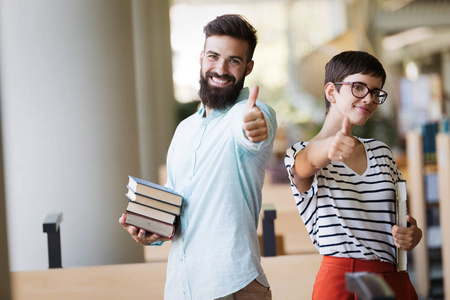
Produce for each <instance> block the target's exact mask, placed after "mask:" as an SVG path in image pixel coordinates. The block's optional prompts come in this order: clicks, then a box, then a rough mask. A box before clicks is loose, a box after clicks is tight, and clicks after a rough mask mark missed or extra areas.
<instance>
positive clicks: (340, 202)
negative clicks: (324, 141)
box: [285, 138, 402, 264]
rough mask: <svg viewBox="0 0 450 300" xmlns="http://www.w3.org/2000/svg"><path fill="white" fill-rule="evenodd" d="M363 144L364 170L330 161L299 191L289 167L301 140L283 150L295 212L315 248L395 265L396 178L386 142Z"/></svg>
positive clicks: (335, 254)
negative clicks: (296, 210) (308, 185)
mask: <svg viewBox="0 0 450 300" xmlns="http://www.w3.org/2000/svg"><path fill="white" fill-rule="evenodd" d="M358 140H359V141H360V142H361V143H363V145H364V148H365V151H366V157H367V169H366V171H365V172H364V174H362V175H359V174H357V173H355V172H354V171H353V170H352V169H350V168H349V167H348V166H347V165H346V164H345V163H343V162H338V161H332V162H331V163H330V164H329V165H328V166H326V167H324V168H322V169H320V170H319V171H318V172H317V173H316V174H315V176H314V181H313V183H312V184H311V187H310V189H309V190H308V191H306V192H305V193H300V192H299V191H298V190H297V187H296V186H295V182H294V178H293V176H292V172H291V167H292V166H293V165H294V159H295V156H296V155H297V153H299V151H301V150H303V149H304V148H305V147H306V145H307V144H308V143H307V142H299V143H296V144H294V145H293V146H292V147H291V148H289V149H288V150H287V152H286V157H285V165H286V169H287V171H288V175H289V178H290V180H291V187H292V191H293V193H294V199H295V201H296V204H297V208H298V211H299V212H300V216H301V218H302V220H303V222H304V223H305V225H306V228H307V231H308V233H309V235H310V237H311V240H312V241H313V243H314V245H315V246H316V248H317V249H318V250H319V253H320V254H322V255H329V256H335V257H349V258H356V259H365V260H381V261H387V262H391V263H393V264H395V261H396V250H395V249H396V247H395V245H394V241H393V237H392V233H391V228H392V226H393V225H394V224H395V207H396V205H395V201H396V200H395V199H396V198H395V182H396V181H397V180H400V179H402V176H401V174H400V172H399V170H398V168H397V165H396V163H395V161H394V159H393V157H392V152H391V150H390V149H389V147H388V146H387V145H386V144H384V143H383V142H380V141H376V140H374V139H361V138H358Z"/></svg>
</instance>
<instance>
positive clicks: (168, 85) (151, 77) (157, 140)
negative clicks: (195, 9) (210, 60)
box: [132, 0, 175, 182]
mask: <svg viewBox="0 0 450 300" xmlns="http://www.w3.org/2000/svg"><path fill="white" fill-rule="evenodd" d="M132 4H133V34H134V35H133V37H134V43H135V51H134V53H135V66H136V96H137V103H138V104H137V108H138V120H139V123H138V127H139V129H138V132H139V153H140V161H141V165H140V166H141V176H142V177H143V178H145V179H147V180H151V181H155V182H158V181H159V178H158V168H159V166H160V165H161V164H165V160H166V153H167V149H168V147H169V144H170V140H171V138H172V135H173V131H174V117H173V116H174V113H175V100H174V99H175V98H174V94H173V79H172V51H171V46H170V19H169V13H168V12H169V8H170V3H169V1H167V0H153V1H147V0H133V1H132ZM164 182H165V181H164Z"/></svg>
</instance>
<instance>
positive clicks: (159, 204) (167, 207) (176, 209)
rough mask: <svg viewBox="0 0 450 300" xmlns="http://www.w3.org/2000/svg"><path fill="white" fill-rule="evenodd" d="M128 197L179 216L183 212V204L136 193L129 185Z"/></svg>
mask: <svg viewBox="0 0 450 300" xmlns="http://www.w3.org/2000/svg"><path fill="white" fill-rule="evenodd" d="M125 195H126V196H127V197H128V199H130V200H131V201H134V202H137V203H140V204H143V205H147V206H150V207H153V208H156V209H159V210H163V211H165V212H168V213H171V214H174V215H177V216H179V215H180V213H181V206H176V205H173V204H170V203H166V202H163V201H160V200H159V199H153V198H150V197H147V196H143V195H141V194H138V193H135V192H134V190H132V189H131V187H128V192H127V193H126V194H125Z"/></svg>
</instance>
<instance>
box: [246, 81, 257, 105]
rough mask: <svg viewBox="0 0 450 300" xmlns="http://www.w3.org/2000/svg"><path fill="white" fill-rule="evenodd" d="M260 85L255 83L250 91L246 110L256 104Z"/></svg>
mask: <svg viewBox="0 0 450 300" xmlns="http://www.w3.org/2000/svg"><path fill="white" fill-rule="evenodd" d="M258 92H259V86H257V85H255V86H254V87H253V88H252V90H251V91H250V95H249V97H248V101H247V106H246V107H245V110H250V108H252V107H253V106H255V105H256V98H258Z"/></svg>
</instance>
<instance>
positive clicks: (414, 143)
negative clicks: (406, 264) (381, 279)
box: [406, 131, 450, 299]
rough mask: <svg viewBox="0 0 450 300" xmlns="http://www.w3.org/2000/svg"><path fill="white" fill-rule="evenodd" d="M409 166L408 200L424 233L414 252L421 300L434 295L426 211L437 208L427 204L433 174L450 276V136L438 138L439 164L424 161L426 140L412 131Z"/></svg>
mask: <svg viewBox="0 0 450 300" xmlns="http://www.w3.org/2000/svg"><path fill="white" fill-rule="evenodd" d="M406 146H407V163H408V174H409V176H408V182H407V185H408V199H409V210H410V212H411V215H412V216H413V217H414V218H415V219H416V220H417V223H418V226H419V227H420V228H421V229H422V232H423V237H422V241H421V242H420V243H419V244H418V245H417V246H416V248H415V249H414V250H413V251H412V255H413V269H414V274H415V280H414V283H415V288H416V290H417V293H418V294H419V295H420V296H421V297H424V298H426V297H428V296H429V295H430V293H431V280H432V278H431V276H430V274H432V268H431V267H430V248H429V242H430V240H435V238H433V237H432V236H431V235H430V236H428V234H430V233H431V231H429V229H431V227H430V228H428V223H429V220H427V218H428V217H427V209H428V208H429V207H430V206H432V205H436V204H430V203H427V191H426V190H427V189H426V183H425V181H426V180H425V178H426V176H427V175H429V174H431V173H437V177H438V185H439V196H438V198H439V201H438V203H437V205H438V210H439V222H440V224H439V228H440V235H441V243H440V246H439V247H440V249H441V257H442V263H441V265H442V270H443V273H444V274H445V273H446V272H445V271H446V270H447V271H448V272H450V219H449V218H448V216H446V215H445V213H446V212H448V211H450V184H449V183H450V136H449V134H448V133H438V134H437V135H436V149H437V151H436V160H435V161H434V162H433V161H432V162H430V161H425V160H424V157H425V154H424V146H423V137H422V134H421V133H420V132H416V131H410V132H408V133H407V136H406ZM443 281H444V295H447V297H446V299H450V279H447V281H446V280H445V276H443Z"/></svg>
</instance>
